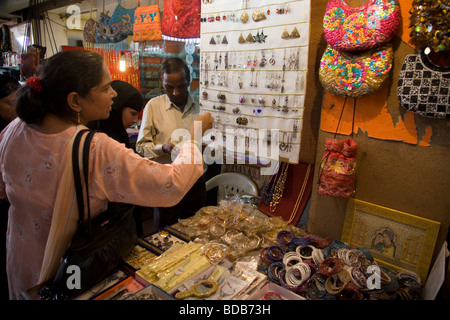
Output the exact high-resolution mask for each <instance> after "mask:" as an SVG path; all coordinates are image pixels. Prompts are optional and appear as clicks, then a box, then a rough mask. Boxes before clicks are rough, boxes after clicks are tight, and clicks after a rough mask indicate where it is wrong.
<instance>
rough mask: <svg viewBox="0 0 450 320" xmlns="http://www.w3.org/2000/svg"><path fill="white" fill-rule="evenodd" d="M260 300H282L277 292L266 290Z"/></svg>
mask: <svg viewBox="0 0 450 320" xmlns="http://www.w3.org/2000/svg"><path fill="white" fill-rule="evenodd" d="M261 300H284V299H283V298H282V297H281V296H280V295H279V294H278V293H276V292H274V291H269V292H267V293H266V294H265V295H264V296H263V297H262V299H261Z"/></svg>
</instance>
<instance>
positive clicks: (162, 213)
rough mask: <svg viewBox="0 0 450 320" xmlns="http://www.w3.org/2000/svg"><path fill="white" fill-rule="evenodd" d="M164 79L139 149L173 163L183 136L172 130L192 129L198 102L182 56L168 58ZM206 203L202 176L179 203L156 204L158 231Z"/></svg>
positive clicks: (146, 112) (147, 115)
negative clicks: (175, 134) (176, 147)
mask: <svg viewBox="0 0 450 320" xmlns="http://www.w3.org/2000/svg"><path fill="white" fill-rule="evenodd" d="M161 80H162V86H163V89H164V91H165V92H166V93H165V94H163V95H161V96H158V97H155V98H153V99H151V100H150V101H149V102H148V103H147V105H146V106H145V108H144V111H143V114H142V123H141V127H140V130H139V135H138V138H137V142H136V151H137V152H138V153H139V154H141V155H142V156H144V157H146V158H149V159H151V160H153V161H156V162H159V163H171V162H172V157H171V153H172V150H173V148H174V147H175V146H176V145H177V144H178V143H179V142H180V141H181V140H182V139H183V138H182V137H176V136H172V133H173V132H174V131H175V130H176V129H186V130H187V131H189V128H190V127H191V125H192V123H193V122H194V120H195V119H196V118H197V117H198V115H199V105H198V101H194V99H193V97H192V95H191V94H190V93H189V90H188V88H189V85H190V71H189V68H188V67H187V65H186V64H185V63H184V61H183V60H181V59H179V58H168V59H166V60H165V61H164V62H163V64H162V66H161ZM189 139H193V137H191V138H189ZM205 203H206V189H205V179H204V177H203V176H202V177H201V178H200V179H199V180H198V181H197V183H196V184H195V185H194V186H193V187H192V188H191V190H190V191H189V192H188V193H187V194H186V196H185V197H184V198H183V200H181V201H180V203H178V204H177V205H176V206H174V207H170V208H155V210H154V221H155V231H157V230H159V229H161V228H163V227H164V226H166V225H171V224H174V223H176V222H177V221H178V219H185V218H188V217H190V216H192V215H193V214H195V212H196V211H197V210H198V209H200V208H201V207H203V206H205Z"/></svg>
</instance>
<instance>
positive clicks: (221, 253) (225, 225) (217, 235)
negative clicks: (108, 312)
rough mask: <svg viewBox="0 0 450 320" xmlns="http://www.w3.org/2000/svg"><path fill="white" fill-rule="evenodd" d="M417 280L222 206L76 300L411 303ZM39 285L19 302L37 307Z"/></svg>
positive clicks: (365, 253) (181, 225) (258, 215)
mask: <svg viewBox="0 0 450 320" xmlns="http://www.w3.org/2000/svg"><path fill="white" fill-rule="evenodd" d="M422 288H423V286H422V284H421V280H420V278H419V276H418V275H417V274H415V273H414V272H411V271H408V270H396V271H394V270H392V269H390V268H387V267H385V266H382V265H378V264H377V262H376V261H374V259H373V257H372V256H371V254H370V251H369V250H367V249H366V248H350V247H349V246H348V245H347V244H346V243H344V242H342V241H339V240H332V239H329V238H323V237H319V236H316V235H310V234H307V233H306V232H305V231H304V230H302V229H299V228H296V227H294V226H291V225H287V224H286V223H285V222H284V221H283V220H282V219H281V218H278V217H268V216H266V215H265V214H263V213H262V212H260V211H259V210H258V209H257V208H256V207H255V206H254V205H249V204H242V203H240V202H239V201H222V202H221V203H220V204H219V205H218V206H207V207H204V208H202V209H200V210H199V211H198V212H197V213H196V214H195V215H194V216H192V217H190V218H188V219H184V220H181V221H179V222H178V223H177V224H175V225H172V226H170V227H166V228H165V229H164V230H161V231H160V232H157V233H155V234H151V235H146V236H143V237H141V238H140V239H139V241H138V243H137V245H136V247H135V249H134V250H133V252H132V253H131V254H130V255H129V256H128V257H127V258H126V259H125V261H124V262H123V264H122V265H121V266H120V267H119V268H118V270H116V271H115V272H114V273H113V274H112V275H110V276H109V277H108V278H107V279H105V280H104V281H103V282H102V283H100V284H98V285H97V286H94V288H92V289H91V290H88V291H87V292H85V293H84V294H82V295H81V296H79V297H76V298H75V299H80V300H87V299H94V300H111V299H115V300H122V299H134V300H142V299H143V300H170V299H189V300H192V299H195V300H199V299H200V300H336V299H338V300H397V299H401V300H410V299H421V296H422V295H421V293H422ZM40 290H42V285H41V286H38V287H36V288H33V289H30V290H28V291H27V292H25V293H24V294H23V297H24V298H25V299H41V298H42V296H40V295H39V292H40Z"/></svg>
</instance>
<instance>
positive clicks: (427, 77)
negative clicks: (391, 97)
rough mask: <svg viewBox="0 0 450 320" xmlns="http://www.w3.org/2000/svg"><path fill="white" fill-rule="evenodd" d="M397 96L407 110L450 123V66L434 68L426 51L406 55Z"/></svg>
mask: <svg viewBox="0 0 450 320" xmlns="http://www.w3.org/2000/svg"><path fill="white" fill-rule="evenodd" d="M397 96H398V98H399V100H400V104H401V105H402V106H403V107H404V108H405V109H407V110H410V111H413V112H415V113H417V114H420V115H422V116H426V117H435V118H446V119H450V66H437V65H435V64H433V63H432V62H431V61H430V59H429V57H428V55H426V54H425V52H424V50H420V52H419V53H418V54H410V55H407V56H406V57H405V60H404V62H403V65H402V69H401V71H400V74H399V77H398V87H397Z"/></svg>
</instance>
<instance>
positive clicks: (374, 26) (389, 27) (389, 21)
mask: <svg viewBox="0 0 450 320" xmlns="http://www.w3.org/2000/svg"><path fill="white" fill-rule="evenodd" d="M400 22H401V15H400V6H399V4H398V0H369V1H367V2H366V3H365V4H364V5H362V6H360V7H350V6H349V5H348V4H347V1H346V0H330V1H328V4H327V8H326V10H325V16H324V19H323V29H324V36H325V40H326V41H327V42H328V44H330V45H331V46H332V47H333V48H334V49H337V50H347V51H356V50H368V49H373V48H377V47H380V46H382V45H384V44H386V43H388V42H389V41H391V40H392V38H393V37H394V36H395V34H396V33H397V30H398V28H399V26H400Z"/></svg>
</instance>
